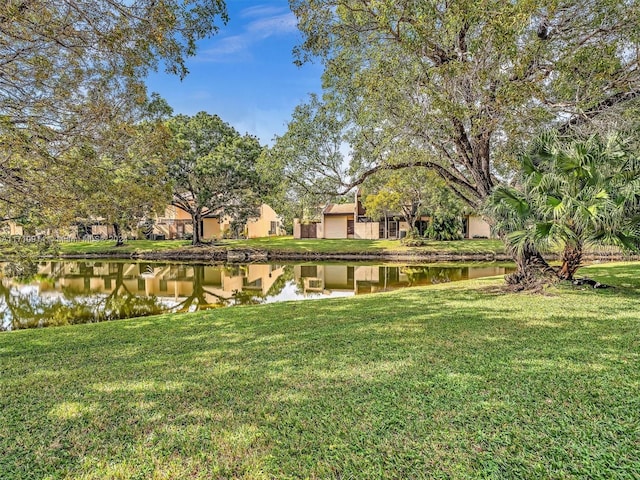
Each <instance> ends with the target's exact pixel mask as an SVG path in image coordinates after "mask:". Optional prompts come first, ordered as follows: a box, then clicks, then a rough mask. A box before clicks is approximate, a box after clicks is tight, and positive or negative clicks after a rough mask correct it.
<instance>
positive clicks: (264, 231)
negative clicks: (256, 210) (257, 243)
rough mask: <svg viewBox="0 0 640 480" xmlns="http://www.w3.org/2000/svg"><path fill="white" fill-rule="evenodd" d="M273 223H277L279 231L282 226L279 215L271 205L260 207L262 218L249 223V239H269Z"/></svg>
mask: <svg viewBox="0 0 640 480" xmlns="http://www.w3.org/2000/svg"><path fill="white" fill-rule="evenodd" d="M271 222H276V230H277V229H278V227H279V225H280V219H279V218H278V214H277V213H276V212H275V210H273V208H271V207H270V206H269V205H266V204H264V203H263V204H262V205H261V206H260V216H259V217H258V218H255V219H251V220H249V221H248V222H247V238H259V237H268V236H269V230H270V229H271ZM276 233H278V232H276Z"/></svg>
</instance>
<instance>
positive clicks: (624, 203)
mask: <svg viewBox="0 0 640 480" xmlns="http://www.w3.org/2000/svg"><path fill="white" fill-rule="evenodd" d="M521 165H522V174H521V177H520V179H519V185H517V186H516V187H511V186H500V187H498V188H496V190H495V191H494V193H493V195H492V196H491V197H490V202H489V209H490V214H491V215H493V216H494V218H495V219H496V228H497V229H498V231H499V232H501V233H502V234H504V235H506V238H507V240H508V242H509V244H510V245H511V246H512V247H513V248H514V249H515V250H516V252H518V253H522V252H523V251H524V250H525V249H527V248H538V249H542V250H545V249H546V250H548V249H549V248H550V247H553V246H561V247H562V248H564V257H563V266H562V268H561V269H560V272H559V274H560V276H561V277H562V278H569V279H570V278H572V277H573V274H574V273H575V271H576V270H577V268H578V267H579V266H580V262H581V258H582V250H583V248H584V247H585V246H590V245H597V244H607V245H616V246H619V247H622V248H624V249H631V250H637V249H638V247H640V162H639V161H638V157H637V155H636V154H634V153H631V152H630V151H629V150H628V145H627V144H626V142H625V141H624V139H623V138H622V137H621V136H620V135H610V136H608V137H606V138H604V137H601V136H599V135H594V136H591V137H589V138H587V139H584V140H581V139H577V140H570V139H564V138H562V137H560V136H558V134H557V132H554V131H549V132H546V133H545V134H544V135H541V136H540V137H539V138H537V139H536V141H534V142H533V144H532V146H531V149H530V151H529V152H528V153H527V154H525V155H523V156H522V157H521Z"/></svg>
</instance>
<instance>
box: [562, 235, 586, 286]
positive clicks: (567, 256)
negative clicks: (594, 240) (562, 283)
mask: <svg viewBox="0 0 640 480" xmlns="http://www.w3.org/2000/svg"><path fill="white" fill-rule="evenodd" d="M581 263H582V244H581V243H577V244H575V245H566V246H565V247H564V251H563V252H562V267H560V270H559V271H558V278H560V279H562V280H573V275H574V274H575V273H576V271H577V270H578V268H580V265H581Z"/></svg>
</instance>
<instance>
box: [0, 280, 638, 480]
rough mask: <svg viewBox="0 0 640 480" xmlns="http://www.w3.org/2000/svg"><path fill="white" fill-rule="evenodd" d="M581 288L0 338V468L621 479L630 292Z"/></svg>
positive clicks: (325, 305) (631, 441)
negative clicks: (558, 292) (548, 294)
mask: <svg viewBox="0 0 640 480" xmlns="http://www.w3.org/2000/svg"><path fill="white" fill-rule="evenodd" d="M486 284H487V282H476V285H481V286H482V285H486ZM591 293H592V292H589V294H588V295H587V294H585V292H573V291H570V292H563V293H562V295H561V296H558V297H543V296H533V295H529V296H523V295H497V294H492V295H487V294H486V293H483V292H480V291H478V290H474V289H471V288H468V287H464V286H456V287H453V286H447V287H435V288H429V289H424V288H420V289H412V290H405V291H403V292H394V293H390V294H377V295H376V296H370V297H360V298H356V299H350V300H327V301H322V302H319V303H316V304H314V305H312V306H309V304H308V303H307V304H305V303H302V302H297V303H287V304H279V305H273V306H269V307H268V308H264V307H259V308H253V307H239V308H237V309H235V310H233V311H229V310H227V311H223V312H212V313H210V312H207V313H202V314H198V315H189V316H182V317H181V316H162V317H154V318H146V319H143V320H139V321H136V320H134V321H123V322H118V323H117V324H95V325H88V326H83V327H75V328H61V329H54V330H50V331H46V332H25V333H26V334H25V333H21V334H19V335H16V334H10V335H5V336H2V337H0V352H1V353H2V357H0V361H1V362H2V363H0V366H1V368H2V373H3V375H2V377H1V378H0V387H2V388H1V389H0V392H1V393H0V420H1V421H0V439H2V440H0V447H2V449H3V452H4V455H3V457H2V458H1V459H0V471H3V472H8V474H7V475H8V477H7V478H10V477H11V476H13V477H14V478H28V477H29V475H31V476H35V477H38V476H41V477H42V476H47V475H48V476H50V477H52V478H64V477H78V476H85V477H87V478H114V477H118V476H120V477H132V476H134V475H139V476H145V475H146V476H153V475H156V476H158V477H162V476H164V477H174V478H180V477H190V478H231V477H242V478H264V477H267V478H268V477H310V478H314V477H315V478H411V477H416V476H418V475H419V474H424V475H425V476H427V477H428V476H431V477H438V476H441V477H453V478H469V477H472V476H475V477H483V476H491V475H494V476H498V477H499V476H503V477H517V476H525V477H526V476H539V477H549V476H554V475H558V476H563V475H564V476H588V474H589V472H590V471H594V470H593V469H595V471H598V472H601V473H602V474H603V475H605V474H606V472H610V473H615V472H618V471H625V469H627V470H628V471H631V470H629V469H632V468H634V467H637V466H638V457H637V455H635V454H634V453H633V452H634V451H636V450H635V446H636V445H635V442H636V441H637V436H634V431H635V430H634V428H635V427H634V425H637V424H638V421H640V418H638V412H639V411H640V408H639V407H640V405H638V400H637V399H638V398H640V392H639V391H638V389H639V388H640V387H639V386H638V385H640V382H639V380H640V373H639V372H640V369H639V368H638V363H639V359H638V354H637V351H638V348H637V347H638V344H637V338H638V335H637V333H638V320H637V318H635V317H636V316H635V315H634V313H633V309H632V307H633V305H636V301H637V299H636V298H635V297H631V296H629V297H625V296H622V297H620V296H618V297H608V293H607V296H604V295H600V292H595V295H591ZM611 298H615V299H616V302H615V305H612V302H611V301H610V300H611ZM599 299H601V300H604V301H602V302H597V301H594V300H599ZM585 305H586V307H585ZM604 312H609V313H608V314H607V315H609V316H605V315H604ZM134 327H135V328H134ZM16 346H19V348H16ZM634 352H636V353H634ZM636 433H637V432H636ZM581 439H589V440H588V442H587V441H584V442H583V441H582V440H581ZM424 452H429V454H428V455H425V454H424ZM616 469H619V470H616ZM605 476H606V475H605Z"/></svg>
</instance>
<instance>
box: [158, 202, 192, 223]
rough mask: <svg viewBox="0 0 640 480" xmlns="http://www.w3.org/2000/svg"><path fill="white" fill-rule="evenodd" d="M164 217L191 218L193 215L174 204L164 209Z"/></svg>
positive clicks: (173, 218) (174, 218)
mask: <svg viewBox="0 0 640 480" xmlns="http://www.w3.org/2000/svg"><path fill="white" fill-rule="evenodd" d="M164 218H169V219H171V220H191V215H189V214H188V213H187V212H185V211H184V210H182V209H181V208H178V207H176V206H174V205H168V206H167V208H165V209H164Z"/></svg>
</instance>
